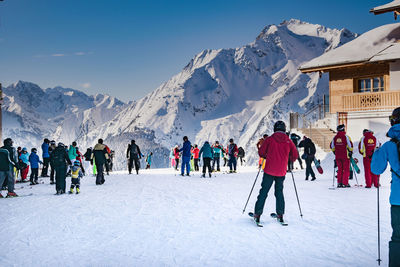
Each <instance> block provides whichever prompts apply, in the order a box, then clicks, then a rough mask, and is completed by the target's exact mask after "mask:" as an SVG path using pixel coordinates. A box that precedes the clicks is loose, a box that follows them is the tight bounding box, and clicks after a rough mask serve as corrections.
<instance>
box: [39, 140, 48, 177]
mask: <svg viewBox="0 0 400 267" xmlns="http://www.w3.org/2000/svg"><path fill="white" fill-rule="evenodd" d="M49 144H50V141H49V139H47V138H45V139H44V140H43V144H42V158H43V168H42V175H41V176H42V177H49V175H48V174H47V171H48V169H49V163H50V154H49Z"/></svg>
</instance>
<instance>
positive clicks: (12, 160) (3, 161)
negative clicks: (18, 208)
mask: <svg viewBox="0 0 400 267" xmlns="http://www.w3.org/2000/svg"><path fill="white" fill-rule="evenodd" d="M17 166H18V161H17V154H16V150H15V148H14V147H13V141H12V139H11V138H6V139H4V146H3V147H1V148H0V185H2V184H3V183H4V181H7V190H8V193H7V196H6V197H17V196H18V195H17V194H16V193H15V192H14V183H15V180H14V167H17ZM17 168H18V167H17ZM0 190H1V188H0ZM0 198H3V195H2V194H1V191H0Z"/></svg>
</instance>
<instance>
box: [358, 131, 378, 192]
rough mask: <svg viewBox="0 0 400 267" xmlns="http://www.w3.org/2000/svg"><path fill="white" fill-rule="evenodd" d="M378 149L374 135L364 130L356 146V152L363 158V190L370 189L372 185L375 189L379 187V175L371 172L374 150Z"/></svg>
mask: <svg viewBox="0 0 400 267" xmlns="http://www.w3.org/2000/svg"><path fill="white" fill-rule="evenodd" d="M377 147H378V141H377V140H376V137H375V136H374V133H373V132H371V131H370V130H368V129H364V131H363V137H362V138H361V140H360V143H359V144H358V151H359V152H360V154H361V155H362V156H363V163H364V173H365V188H371V186H372V184H374V186H375V187H378V186H379V182H378V180H379V175H375V174H373V173H372V172H371V161H372V156H373V154H374V152H375V149H376V148H377Z"/></svg>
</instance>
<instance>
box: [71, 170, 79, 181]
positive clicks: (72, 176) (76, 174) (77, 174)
mask: <svg viewBox="0 0 400 267" xmlns="http://www.w3.org/2000/svg"><path fill="white" fill-rule="evenodd" d="M80 170H81V168H76V170H75V171H71V178H75V179H76V178H79V171H80Z"/></svg>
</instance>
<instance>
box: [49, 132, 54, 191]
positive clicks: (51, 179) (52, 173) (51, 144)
mask: <svg viewBox="0 0 400 267" xmlns="http://www.w3.org/2000/svg"><path fill="white" fill-rule="evenodd" d="M54 150H56V141H54V140H51V141H50V146H49V155H50V157H51V153H53V151H54ZM49 160H50V159H49ZM49 163H50V167H51V171H50V184H55V182H54V174H55V169H54V166H53V165H52V163H51V160H50V162H49Z"/></svg>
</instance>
